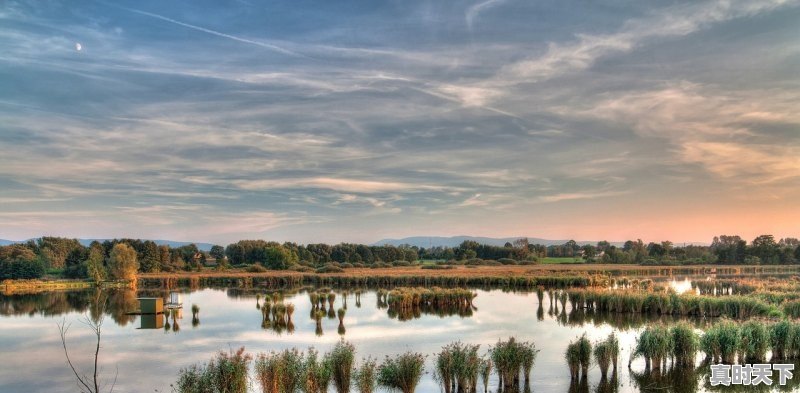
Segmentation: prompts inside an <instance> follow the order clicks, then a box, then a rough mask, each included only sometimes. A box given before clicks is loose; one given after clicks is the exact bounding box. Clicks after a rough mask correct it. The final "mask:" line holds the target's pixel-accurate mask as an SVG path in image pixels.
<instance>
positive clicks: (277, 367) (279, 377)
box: [255, 349, 306, 393]
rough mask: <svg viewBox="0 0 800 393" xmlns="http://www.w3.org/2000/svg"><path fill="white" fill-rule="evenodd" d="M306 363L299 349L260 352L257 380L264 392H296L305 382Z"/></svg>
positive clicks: (257, 359) (256, 365)
mask: <svg viewBox="0 0 800 393" xmlns="http://www.w3.org/2000/svg"><path fill="white" fill-rule="evenodd" d="M305 366H306V363H305V362H304V359H303V354H302V353H301V352H299V351H298V350H297V349H286V350H283V351H281V352H271V353H268V354H263V353H262V354H259V355H258V357H257V358H256V362H255V376H256V378H255V379H256V381H258V384H259V385H260V386H261V392H262V393H284V392H295V391H297V389H299V388H300V387H301V386H304V385H305V383H303V382H304V380H303V377H304V376H306V375H305V370H306V368H305Z"/></svg>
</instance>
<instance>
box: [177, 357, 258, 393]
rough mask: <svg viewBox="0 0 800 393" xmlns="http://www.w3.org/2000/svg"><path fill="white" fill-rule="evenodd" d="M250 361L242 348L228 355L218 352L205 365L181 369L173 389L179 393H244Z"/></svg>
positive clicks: (246, 386)
mask: <svg viewBox="0 0 800 393" xmlns="http://www.w3.org/2000/svg"><path fill="white" fill-rule="evenodd" d="M251 360H252V357H251V356H250V355H248V354H246V353H245V352H244V347H241V348H239V349H238V350H236V351H233V350H231V351H230V352H228V353H226V352H219V353H217V355H216V356H215V357H214V358H212V359H211V360H210V361H209V362H208V363H207V364H205V365H194V366H191V367H189V368H186V369H182V370H181V371H180V374H179V377H178V381H177V382H176V386H175V389H176V391H177V392H179V393H204V392H209V391H210V392H219V393H246V392H247V388H248V380H247V370H248V367H249V365H250V361H251Z"/></svg>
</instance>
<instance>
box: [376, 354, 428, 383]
mask: <svg viewBox="0 0 800 393" xmlns="http://www.w3.org/2000/svg"><path fill="white" fill-rule="evenodd" d="M424 369H425V357H424V356H422V355H421V354H419V353H415V352H406V353H404V354H402V355H399V356H397V357H395V358H389V357H387V358H386V359H385V360H384V361H383V363H381V365H380V366H379V367H378V384H379V385H381V386H384V387H386V388H388V389H397V390H400V391H401V392H403V393H413V392H414V390H415V389H416V388H417V384H419V380H420V378H421V377H422V372H423V371H424Z"/></svg>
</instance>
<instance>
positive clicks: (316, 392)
mask: <svg viewBox="0 0 800 393" xmlns="http://www.w3.org/2000/svg"><path fill="white" fill-rule="evenodd" d="M330 381H331V364H330V362H328V361H327V359H324V358H323V359H320V358H319V353H318V352H317V351H316V350H315V349H314V348H309V350H308V353H307V354H306V356H305V360H304V362H303V368H302V382H301V383H300V390H302V391H303V393H327V392H328V385H330Z"/></svg>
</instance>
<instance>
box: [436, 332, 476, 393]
mask: <svg viewBox="0 0 800 393" xmlns="http://www.w3.org/2000/svg"><path fill="white" fill-rule="evenodd" d="M478 348H479V346H478V345H469V344H462V343H461V342H460V341H459V342H455V343H451V344H449V345H447V346H445V347H443V348H442V351H441V352H439V353H438V354H436V362H435V365H436V378H437V379H438V380H439V382H440V383H441V384H442V386H443V388H444V391H445V393H451V392H455V393H463V392H475V390H476V389H477V382H478V374H479V372H480V366H481V359H480V357H479V356H478Z"/></svg>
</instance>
